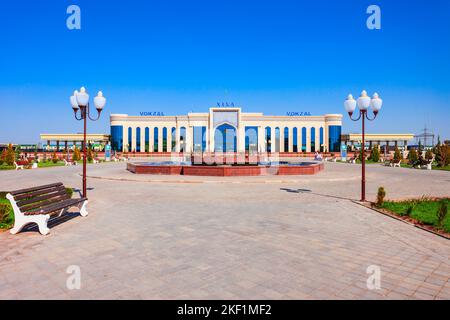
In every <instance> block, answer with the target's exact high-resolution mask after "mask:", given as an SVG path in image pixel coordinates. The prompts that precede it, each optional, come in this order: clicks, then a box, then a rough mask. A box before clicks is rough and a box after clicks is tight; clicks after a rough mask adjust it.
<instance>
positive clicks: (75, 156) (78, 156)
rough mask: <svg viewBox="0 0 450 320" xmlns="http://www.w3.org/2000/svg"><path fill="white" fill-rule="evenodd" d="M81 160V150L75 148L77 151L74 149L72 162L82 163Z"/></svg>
mask: <svg viewBox="0 0 450 320" xmlns="http://www.w3.org/2000/svg"><path fill="white" fill-rule="evenodd" d="M80 160H81V154H80V149H78V148H77V146H75V149H73V155H72V161H80Z"/></svg>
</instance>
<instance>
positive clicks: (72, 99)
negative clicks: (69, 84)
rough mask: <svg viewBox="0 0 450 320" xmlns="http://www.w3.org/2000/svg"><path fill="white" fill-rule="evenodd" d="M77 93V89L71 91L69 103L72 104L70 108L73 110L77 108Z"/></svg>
mask: <svg viewBox="0 0 450 320" xmlns="http://www.w3.org/2000/svg"><path fill="white" fill-rule="evenodd" d="M77 94H78V91H77V90H75V91H74V92H73V96H70V105H71V106H72V108H73V109H74V110H78V103H77V97H76V95H77Z"/></svg>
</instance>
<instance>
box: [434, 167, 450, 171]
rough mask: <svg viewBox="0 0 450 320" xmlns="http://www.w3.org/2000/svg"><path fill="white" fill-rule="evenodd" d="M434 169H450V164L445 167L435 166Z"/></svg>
mask: <svg viewBox="0 0 450 320" xmlns="http://www.w3.org/2000/svg"><path fill="white" fill-rule="evenodd" d="M433 170H443V171H450V166H445V167H438V166H433Z"/></svg>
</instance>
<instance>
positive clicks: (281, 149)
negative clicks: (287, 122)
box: [280, 127, 284, 152]
mask: <svg viewBox="0 0 450 320" xmlns="http://www.w3.org/2000/svg"><path fill="white" fill-rule="evenodd" d="M280 152H284V127H282V128H280Z"/></svg>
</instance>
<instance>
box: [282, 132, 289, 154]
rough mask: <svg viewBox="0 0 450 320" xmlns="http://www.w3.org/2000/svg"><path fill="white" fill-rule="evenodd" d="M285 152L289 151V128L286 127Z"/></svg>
mask: <svg viewBox="0 0 450 320" xmlns="http://www.w3.org/2000/svg"><path fill="white" fill-rule="evenodd" d="M283 151H284V152H289V128H288V127H286V128H284V150H283Z"/></svg>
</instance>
